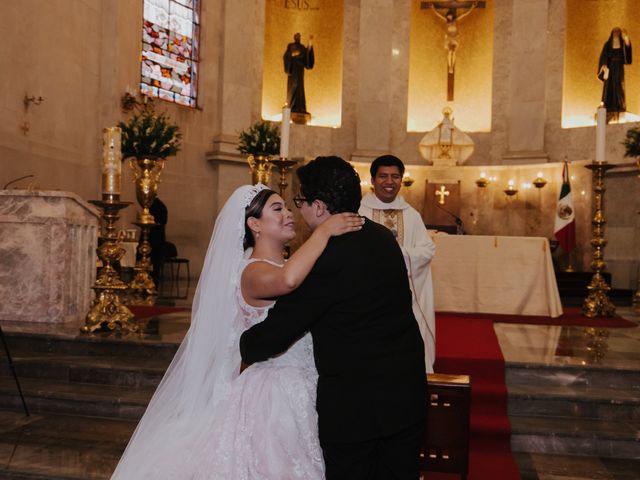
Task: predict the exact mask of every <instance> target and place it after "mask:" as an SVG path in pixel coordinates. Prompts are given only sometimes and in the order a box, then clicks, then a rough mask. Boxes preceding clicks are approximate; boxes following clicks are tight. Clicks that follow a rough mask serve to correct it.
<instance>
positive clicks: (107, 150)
mask: <svg viewBox="0 0 640 480" xmlns="http://www.w3.org/2000/svg"><path fill="white" fill-rule="evenodd" d="M121 142H122V130H121V129H120V127H107V128H105V129H103V130H102V193H103V194H110V195H120V179H121V176H122V147H121Z"/></svg>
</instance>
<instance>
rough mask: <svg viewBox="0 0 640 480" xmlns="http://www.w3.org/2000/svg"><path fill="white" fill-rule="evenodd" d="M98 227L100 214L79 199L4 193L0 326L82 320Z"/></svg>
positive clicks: (64, 194)
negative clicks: (0, 323)
mask: <svg viewBox="0 0 640 480" xmlns="http://www.w3.org/2000/svg"><path fill="white" fill-rule="evenodd" d="M99 225H100V212H99V211H98V210H97V209H96V208H95V207H93V206H92V205H90V204H88V203H87V202H86V201H84V200H83V199H82V198H80V197H79V196H78V195H76V194H75V193H71V192H61V191H28V190H0V296H1V297H2V302H0V320H12V321H24V322H45V323H60V322H68V321H78V320H80V319H82V318H83V317H84V315H86V313H87V312H88V311H89V306H90V303H91V298H92V295H93V293H92V291H91V286H92V285H93V283H94V281H95V277H96V245H97V239H98V233H99Z"/></svg>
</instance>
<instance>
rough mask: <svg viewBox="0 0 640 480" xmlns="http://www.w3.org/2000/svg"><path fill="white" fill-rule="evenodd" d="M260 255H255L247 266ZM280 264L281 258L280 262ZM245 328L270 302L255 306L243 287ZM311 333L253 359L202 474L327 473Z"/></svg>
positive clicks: (246, 478) (275, 479) (268, 477)
mask: <svg viewBox="0 0 640 480" xmlns="http://www.w3.org/2000/svg"><path fill="white" fill-rule="evenodd" d="M254 261H266V262H267V263H271V262H268V261H267V260H257V259H249V260H245V261H244V262H243V263H242V265H241V270H243V269H244V267H246V266H247V265H248V264H250V263H252V262H254ZM274 265H275V264H274ZM236 301H237V302H238V306H239V309H240V312H241V314H242V315H241V319H242V321H243V324H242V325H239V326H238V327H239V334H240V333H242V332H243V331H244V330H246V329H247V328H249V327H251V326H253V325H255V324H256V323H259V322H261V321H262V320H264V318H265V317H266V316H267V312H268V310H269V308H270V306H268V307H262V308H258V307H252V306H251V305H249V304H247V302H246V301H245V300H244V298H243V296H242V293H241V291H240V289H239V288H238V289H237V293H236ZM317 383H318V373H317V372H316V368H315V364H314V360H313V343H312V341H311V334H309V333H307V334H306V335H305V336H304V337H302V338H301V339H300V340H298V341H297V342H296V343H295V344H293V345H292V346H291V348H289V350H287V351H286V352H285V353H283V354H282V355H279V356H278V357H275V358H272V359H270V360H268V361H266V362H260V363H256V364H253V365H251V366H250V367H249V368H247V369H246V370H245V371H244V372H243V373H242V375H240V376H239V377H238V378H236V379H235V380H234V381H233V383H232V386H231V392H230V395H229V398H228V399H227V402H226V405H225V406H224V407H223V408H221V409H220V411H221V412H225V411H226V413H224V414H223V417H224V418H220V421H219V422H215V423H214V425H215V428H216V431H215V432H212V435H211V442H210V444H209V446H208V447H206V448H205V452H206V453H205V455H206V456H207V457H208V459H209V461H208V462H205V463H207V465H206V466H205V469H204V470H205V471H204V472H202V474H201V475H198V476H197V477H196V478H203V479H204V478H208V479H234V480H258V479H259V480H263V479H264V480H287V479H291V480H293V479H305V480H313V479H322V478H324V462H323V460H322V450H321V448H320V443H319V440H318V415H317V413H316V406H315V402H316V386H317Z"/></svg>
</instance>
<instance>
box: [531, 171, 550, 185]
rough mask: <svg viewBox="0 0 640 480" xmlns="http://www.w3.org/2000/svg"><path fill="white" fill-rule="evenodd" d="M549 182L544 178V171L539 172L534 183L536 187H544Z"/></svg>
mask: <svg viewBox="0 0 640 480" xmlns="http://www.w3.org/2000/svg"><path fill="white" fill-rule="evenodd" d="M546 184H547V181H546V180H545V179H544V177H543V176H542V172H538V175H537V176H536V178H535V180H534V181H533V185H534V186H535V187H536V188H542V187H544V186H545V185H546Z"/></svg>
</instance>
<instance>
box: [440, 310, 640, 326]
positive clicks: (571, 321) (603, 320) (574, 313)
mask: <svg viewBox="0 0 640 480" xmlns="http://www.w3.org/2000/svg"><path fill="white" fill-rule="evenodd" d="M563 311H564V313H563V314H562V315H560V316H559V317H556V318H551V317H540V316H533V315H496V314H492V313H446V312H438V313H437V314H436V315H437V317H438V318H442V319H445V318H446V319H449V318H451V317H456V318H477V319H481V320H490V321H492V322H498V323H528V324H531V325H566V326H569V325H575V326H579V327H600V328H629V327H637V326H638V324H637V323H635V322H632V321H630V320H627V319H625V318H622V317H618V316H616V317H594V318H589V317H585V316H584V315H582V312H581V310H580V308H578V307H568V308H567V307H563Z"/></svg>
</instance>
